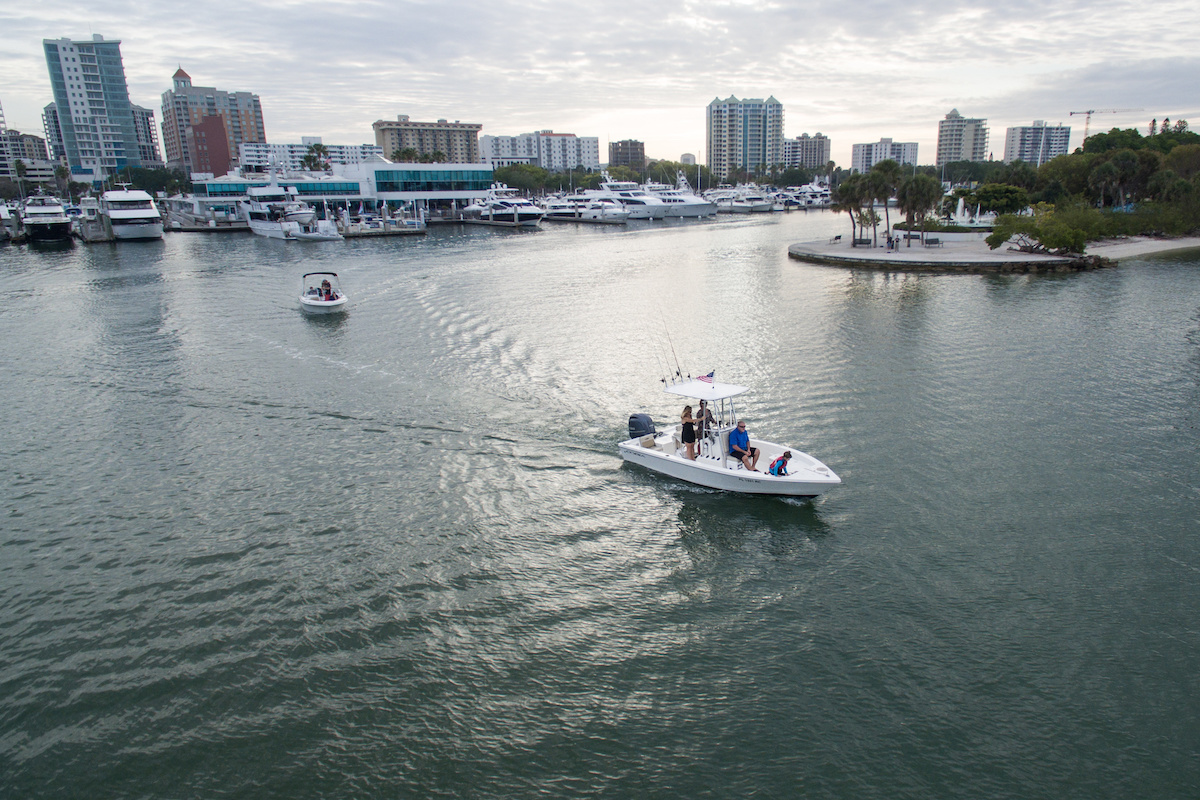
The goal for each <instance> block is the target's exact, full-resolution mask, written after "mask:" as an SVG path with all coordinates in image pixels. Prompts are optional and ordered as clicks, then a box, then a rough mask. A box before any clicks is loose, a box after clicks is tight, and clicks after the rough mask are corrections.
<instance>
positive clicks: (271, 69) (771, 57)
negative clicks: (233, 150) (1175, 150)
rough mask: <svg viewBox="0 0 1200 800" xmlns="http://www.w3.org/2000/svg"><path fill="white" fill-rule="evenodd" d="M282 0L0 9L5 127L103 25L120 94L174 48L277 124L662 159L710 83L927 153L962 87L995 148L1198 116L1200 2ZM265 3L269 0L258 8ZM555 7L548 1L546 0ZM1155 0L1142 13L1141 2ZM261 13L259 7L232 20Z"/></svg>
mask: <svg viewBox="0 0 1200 800" xmlns="http://www.w3.org/2000/svg"><path fill="white" fill-rule="evenodd" d="M286 8H287V10H288V14H287V15H282V14H281V13H280V11H279V10H278V9H276V8H275V7H273V6H271V7H268V6H267V5H265V4H261V3H257V2H242V3H237V4H234V3H229V2H225V1H224V0H219V1H216V0H210V1H209V2H200V3H198V4H195V5H193V6H190V7H188V8H187V9H186V10H185V11H183V12H172V11H171V10H168V9H165V8H157V7H153V6H147V5H146V4H144V3H139V4H135V3H130V2H126V0H115V1H114V2H112V3H109V4H107V5H106V7H104V8H88V9H86V10H85V11H83V12H80V11H79V10H78V9H73V8H67V7H61V8H60V7H55V6H42V7H36V8H33V9H27V8H22V7H9V8H6V9H3V10H0V26H3V28H4V30H5V32H6V34H5V36H4V38H3V41H2V42H0V63H3V64H4V65H5V67H6V69H3V70H0V102H3V104H4V109H5V113H6V117H7V123H8V126H9V127H10V128H15V129H18V130H21V131H22V132H26V133H37V134H38V135H43V133H44V132H43V130H42V124H41V112H42V109H43V107H44V106H45V105H46V104H47V103H49V102H50V101H51V100H52V99H53V94H52V92H51V88H50V80H49V76H48V74H47V71H46V62H45V58H44V55H43V52H42V40H43V39H57V38H62V37H69V38H73V39H86V38H90V37H91V36H92V34H94V33H98V34H102V35H103V36H104V37H105V38H106V39H112V40H119V41H121V43H122V45H121V46H122V54H123V57H124V63H125V70H126V75H127V78H128V82H129V88H130V99H131V101H132V102H133V103H135V104H137V105H141V106H144V107H146V108H150V109H153V110H154V111H155V112H156V122H161V118H160V117H161V110H160V109H159V105H160V103H159V98H160V97H161V95H162V93H163V92H164V91H166V90H167V89H169V88H170V87H171V76H172V75H173V74H174V73H175V71H176V70H177V69H178V68H180V67H182V68H183V69H184V70H186V71H187V72H188V73H189V74H191V75H195V76H202V77H199V78H198V79H199V80H200V82H201V83H203V84H204V85H208V86H217V87H221V88H226V89H230V90H239V91H247V92H253V93H255V94H258V95H259V96H260V97H261V99H262V105H263V114H264V117H265V121H266V129H267V131H268V141H270V142H294V141H299V140H300V139H301V137H303V136H320V137H322V139H323V140H324V141H325V142H328V143H332V144H346V145H354V144H361V143H371V142H372V141H373V132H372V128H371V124H372V123H373V122H374V121H375V120H378V119H395V118H396V116H397V115H399V114H406V115H409V116H410V117H411V118H412V119H414V120H419V121H434V120H437V119H448V120H455V119H457V120H461V121H463V122H475V123H480V124H482V125H483V130H482V131H481V133H483V134H488V135H508V136H511V135H517V134H520V133H525V132H530V131H536V130H545V129H552V130H555V131H565V132H571V133H575V134H576V135H579V136H595V137H598V138H599V139H600V140H601V148H602V149H606V145H607V143H608V142H612V141H621V140H626V139H635V140H640V141H643V142H644V143H645V149H646V155H647V156H648V157H651V158H669V159H678V158H679V157H680V155H681V154H682V153H685V152H686V153H695V154H697V155H700V157H701V158H703V157H704V156H703V154H704V151H705V108H706V107H707V105H708V103H710V102H711V101H712V99H713V98H714V97H728V96H730V95H736V96H737V97H739V98H756V97H762V98H765V97H770V96H774V97H775V98H777V99H778V100H779V101H780V103H782V105H783V108H784V135H785V136H786V137H787V138H790V139H794V138H796V137H798V136H800V135H801V134H803V133H809V134H815V133H817V132H821V133H823V134H825V135H826V136H829V137H830V139H831V140H832V145H833V149H832V154H831V156H832V158H833V160H834V161H836V162H837V163H838V164H839V165H841V166H849V164H850V155H851V147H852V145H853V144H856V143H861V142H870V141H878V140H880V139H881V138H884V137H887V138H891V139H893V140H895V141H910V142H916V143H918V145H919V148H920V154H921V157H922V160H923V161H925V162H927V163H932V160H933V155H934V153H935V152H936V144H937V128H938V121H939V120H941V119H942V118H943V117H944V116H945V115H946V114H947V113H948V112H949V111H950V110H951V109H952V108H957V109H959V111H960V112H961V113H962V114H963V115H964V116H966V117H978V118H983V119H986V120H987V121H988V122H987V124H988V127H989V129H990V131H991V135H990V140H989V145H988V151H989V153H991V154H992V155H993V157H995V158H996V159H999V158H1001V157H1002V155H1003V148H1004V131H1005V129H1006V128H1008V127H1013V126H1021V125H1028V124H1029V121H1030V120H1032V119H1044V120H1046V121H1047V122H1048V123H1049V124H1051V125H1054V124H1057V123H1060V122H1061V123H1063V124H1064V125H1069V126H1071V128H1072V135H1071V143H1070V146H1071V148H1072V149H1073V148H1074V147H1077V146H1079V144H1080V142H1081V140H1082V135H1083V123H1084V120H1083V118H1082V116H1071V115H1070V112H1071V111H1082V110H1086V109H1089V108H1091V109H1109V108H1144V109H1145V110H1144V111H1138V112H1124V113H1120V114H1111V113H1097V114H1095V115H1094V116H1093V119H1092V120H1091V131H1092V132H1096V131H1100V130H1108V129H1109V128H1111V127H1114V126H1117V127H1123V128H1124V127H1138V128H1140V129H1142V130H1143V131H1145V129H1146V126H1147V125H1148V123H1149V121H1150V120H1151V119H1152V118H1157V119H1159V120H1160V121H1161V120H1162V119H1163V118H1164V117H1170V118H1172V119H1180V118H1184V119H1190V118H1192V117H1194V116H1195V115H1196V113H1197V111H1198V110H1200V96H1198V95H1200V93H1198V92H1197V90H1196V89H1195V88H1194V87H1193V86H1192V85H1191V79H1190V76H1191V75H1192V74H1194V72H1195V69H1196V67H1197V66H1200V58H1198V57H1196V56H1194V55H1191V53H1190V44H1191V43H1190V41H1189V36H1190V31H1191V30H1193V29H1194V25H1195V23H1197V22H1200V9H1197V8H1195V7H1193V6H1192V5H1190V4H1185V3H1181V2H1165V3H1163V4H1160V5H1159V6H1156V8H1155V14H1154V15H1148V14H1146V13H1145V12H1143V11H1141V10H1140V9H1139V8H1138V7H1137V6H1135V5H1134V4H1132V3H1128V2H1120V1H1118V0H1107V1H1106V2H1098V3H1091V4H1086V5H1085V4H1083V3H1076V2H1068V3H1063V4H1057V5H1056V6H1055V7H1054V8H1045V7H1042V6H1039V5H1035V4H1025V3H1018V4H1016V5H1015V6H1012V5H1010V6H1007V7H1005V8H1004V9H985V8H975V7H972V8H967V9H956V10H952V11H950V12H948V13H946V12H944V11H943V10H941V9H939V8H938V7H936V6H933V5H932V4H925V3H918V4H914V5H910V6H908V7H905V8H896V7H894V6H893V5H890V4H885V3H876V2H873V1H872V0H867V2H864V3H861V4H857V5H855V6H853V7H852V9H851V10H847V7H843V6H837V7H834V6H833V5H832V4H830V5H824V4H816V5H814V6H812V7H811V8H805V9H804V11H803V13H801V12H800V11H799V10H798V9H796V8H795V7H794V6H786V7H782V6H780V5H779V4H770V3H747V2H706V3H698V2H692V1H691V0H684V1H683V2H678V3H672V4H670V5H667V4H652V5H649V6H646V7H643V8H640V9H635V10H632V11H623V12H622V14H621V17H620V20H619V22H620V24H617V20H615V19H614V18H612V17H611V16H610V14H609V13H607V12H608V9H607V8H606V7H605V6H603V5H602V4H595V3H587V4H585V3H574V2H566V3H565V4H564V3H561V2H560V3H555V4H541V3H537V2H529V3H523V4H513V3H505V2H494V3H492V4H489V5H486V6H477V5H474V4H472V5H469V6H468V5H466V4H461V3H454V2H447V3H427V2H405V3H400V4H397V5H375V4H370V3H361V2H359V3H354V4H349V3H345V4H342V3H338V2H325V3H321V4H316V3H303V2H301V3H297V4H294V5H290V6H287V7H286ZM268 9H272V10H268ZM552 10H553V13H551V11H552ZM1151 16H1152V18H1151ZM238 19H246V20H248V21H255V20H265V19H269V20H270V24H269V25H261V24H253V25H238V24H236V21H237V20H238Z"/></svg>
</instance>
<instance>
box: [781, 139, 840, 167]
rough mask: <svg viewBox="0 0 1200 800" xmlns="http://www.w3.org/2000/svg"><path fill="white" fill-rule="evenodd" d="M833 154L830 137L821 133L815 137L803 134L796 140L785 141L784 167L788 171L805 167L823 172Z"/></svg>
mask: <svg viewBox="0 0 1200 800" xmlns="http://www.w3.org/2000/svg"><path fill="white" fill-rule="evenodd" d="M831 153H832V143H831V142H830V141H829V137H828V136H825V135H824V134H822V133H820V132H818V133H817V135H815V136H809V135H808V134H807V133H803V134H801V135H800V136H799V137H797V138H795V139H784V140H783V166H785V167H787V168H788V169H791V168H792V167H804V168H805V169H817V170H822V171H823V170H824V169H825V167H826V166H827V165H828V164H829V162H830V160H831V159H830V154H831Z"/></svg>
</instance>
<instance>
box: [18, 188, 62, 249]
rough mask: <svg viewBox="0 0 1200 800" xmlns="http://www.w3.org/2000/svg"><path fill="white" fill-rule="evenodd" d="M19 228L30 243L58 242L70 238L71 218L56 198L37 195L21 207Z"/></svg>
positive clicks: (28, 199)
mask: <svg viewBox="0 0 1200 800" xmlns="http://www.w3.org/2000/svg"><path fill="white" fill-rule="evenodd" d="M21 228H22V229H23V230H24V231H25V236H26V237H27V238H28V239H29V241H31V242H58V241H63V240H66V239H70V238H71V218H70V217H68V216H67V212H66V210H65V209H64V208H63V204H62V201H60V200H59V199H58V198H57V197H52V196H50V195H44V194H39V195H35V196H33V197H30V198H27V199H26V200H25V203H24V204H23V205H22V206H21Z"/></svg>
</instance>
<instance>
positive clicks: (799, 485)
mask: <svg viewBox="0 0 1200 800" xmlns="http://www.w3.org/2000/svg"><path fill="white" fill-rule="evenodd" d="M666 391H667V392H668V393H669V394H672V395H676V396H678V397H685V398H694V399H699V400H706V401H708V407H709V410H710V411H712V413H713V416H712V419H711V421H710V422H709V423H708V424H707V426H706V427H705V428H704V429H703V430H702V431H701V432H699V433H698V434H697V440H696V451H697V452H696V457H695V458H694V459H691V458H688V453H687V448H686V446H685V445H684V443H683V441H682V431H681V430H680V427H681V426H679V425H672V426H671V427H669V428H667V429H666V430H663V431H658V430H655V427H654V421H653V420H652V419H651V418H650V416H649V415H648V414H633V415H631V416H630V417H629V438H628V439H626V440H625V441H623V442H621V443H620V444H619V445H618V446H617V447H618V449H619V450H620V453H621V458H623V459H624V460H626V461H628V462H630V463H631V464H637V465H639V466H642V467H645V468H646V469H650V470H654V471H655V472H660V473H662V474H664V475H669V476H670V477H672V478H677V479H679V480H683V481H687V482H688V483H694V484H697V485H699V486H706V487H708V488H710V489H722V490H724V491H727V492H742V493H745V494H764V495H777V496H784V497H816V496H817V495H819V494H822V493H823V492H825V491H826V490H827V489H830V488H831V487H834V486H837V485H839V484H840V483H841V482H842V479H841V478H839V477H838V476H837V473H835V472H834V471H833V470H831V469H830V468H829V467H827V466H826V465H825V464H823V463H821V462H820V461H818V460H817V459H816V458H813V457H812V456H810V455H808V454H807V453H804V452H802V451H800V450H799V449H797V448H795V447H789V446H786V445H782V444H777V443H775V442H769V441H765V440H762V439H754V438H750V439H749V446H750V448H751V449H754V450H757V451H758V458H757V462H756V463H757V465H758V468H757V469H746V466H745V464H743V463H742V461H741V460H740V459H738V458H736V457H734V456H732V455H730V453H729V434H730V433H731V432H732V431H733V430H734V429H735V428H736V427H737V421H738V418H737V413H736V411H735V410H734V407H733V398H734V397H736V396H737V395H740V394H742V393H744V392H748V391H749V389H748V388H747V387H745V386H736V385H734V384H731V383H716V382H715V381H712V375H711V373H710V374H709V375H708V376H706V377H705V378H703V379H695V380H693V379H689V380H687V381H683V382H680V383H675V384H669V385H668V386H667V387H666ZM747 436H748V434H747ZM785 453H787V454H789V457H788V459H787V460H785V461H783V462H781V463H782V469H781V470H780V471H779V472H778V474H774V475H773V474H771V473H770V472H769V471H768V465H769V464H771V463H772V462H774V461H775V460H776V459H779V458H780V457H782V456H783V455H784V454H785ZM752 466H753V464H752ZM760 470H761V471H760Z"/></svg>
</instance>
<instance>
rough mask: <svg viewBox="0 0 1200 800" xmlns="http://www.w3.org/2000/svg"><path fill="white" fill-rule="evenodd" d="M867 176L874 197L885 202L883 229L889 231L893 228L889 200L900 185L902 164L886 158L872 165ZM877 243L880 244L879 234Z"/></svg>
mask: <svg viewBox="0 0 1200 800" xmlns="http://www.w3.org/2000/svg"><path fill="white" fill-rule="evenodd" d="M867 177H868V179H869V181H870V184H871V196H872V198H873V199H875V200H878V201H879V202H881V203H883V218H884V220H885V221H886V224H885V225H884V229H883V230H884V232H885V233H888V232H890V231H891V229H892V215H891V214H890V213H889V212H888V200H891V199H892V195H893V194H895V193H896V187H897V186H899V185H900V165H899V164H898V163H896V161H895V160H894V159H891V158H885V159H884V160H883V161H880V162H879V163H878V164H876V165H875V166H873V167H871V171H870V172H868V173H867ZM875 244H876V245H878V244H879V238H878V235H877V236H876V239H875Z"/></svg>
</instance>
